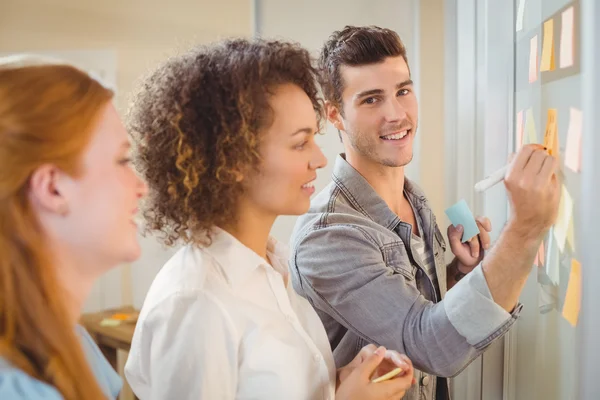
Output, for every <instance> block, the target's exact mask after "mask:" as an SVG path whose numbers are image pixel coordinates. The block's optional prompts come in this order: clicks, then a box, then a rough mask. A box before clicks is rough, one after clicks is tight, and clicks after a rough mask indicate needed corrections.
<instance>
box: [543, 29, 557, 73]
mask: <svg viewBox="0 0 600 400" xmlns="http://www.w3.org/2000/svg"><path fill="white" fill-rule="evenodd" d="M554 69H555V66H554V20H553V19H549V20H548V21H546V22H544V43H543V45H542V63H541V64H540V71H554Z"/></svg>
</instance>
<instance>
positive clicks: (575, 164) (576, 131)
mask: <svg viewBox="0 0 600 400" xmlns="http://www.w3.org/2000/svg"><path fill="white" fill-rule="evenodd" d="M581 120H582V114H581V111H580V110H578V109H576V108H572V107H571V117H570V119H569V131H568V133H567V147H566V149H565V153H566V154H565V165H566V166H567V167H568V168H569V169H571V170H573V171H575V172H579V171H581Z"/></svg>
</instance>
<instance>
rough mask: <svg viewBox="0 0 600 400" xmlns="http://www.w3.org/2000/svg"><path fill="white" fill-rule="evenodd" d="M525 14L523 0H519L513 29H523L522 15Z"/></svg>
mask: <svg viewBox="0 0 600 400" xmlns="http://www.w3.org/2000/svg"><path fill="white" fill-rule="evenodd" d="M524 15H525V0H519V7H518V8H517V21H516V24H515V29H516V31H517V32H520V31H522V30H523V16H524Z"/></svg>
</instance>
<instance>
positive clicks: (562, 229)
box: [553, 185, 573, 252]
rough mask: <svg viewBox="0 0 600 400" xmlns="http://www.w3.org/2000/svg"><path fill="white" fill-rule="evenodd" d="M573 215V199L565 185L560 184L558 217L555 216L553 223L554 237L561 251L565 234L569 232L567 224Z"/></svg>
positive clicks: (563, 249)
mask: <svg viewBox="0 0 600 400" xmlns="http://www.w3.org/2000/svg"><path fill="white" fill-rule="evenodd" d="M572 217H573V199H572V198H571V195H570V194H569V192H568V191H567V188H566V187H565V185H563V186H562V192H561V196H560V204H559V206H558V217H557V218H556V224H554V229H553V230H554V237H555V238H556V244H557V245H558V248H559V249H560V251H561V252H563V251H565V243H566V241H567V234H568V233H569V224H570V223H571V218H572Z"/></svg>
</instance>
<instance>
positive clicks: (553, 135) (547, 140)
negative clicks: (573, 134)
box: [544, 108, 559, 157]
mask: <svg viewBox="0 0 600 400" xmlns="http://www.w3.org/2000/svg"><path fill="white" fill-rule="evenodd" d="M556 115H557V112H556V109H555V108H550V109H548V119H547V120H546V133H545V134H544V146H546V147H547V148H548V152H549V153H550V155H553V156H556V157H557V156H558V152H559V144H558V128H557V121H556Z"/></svg>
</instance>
